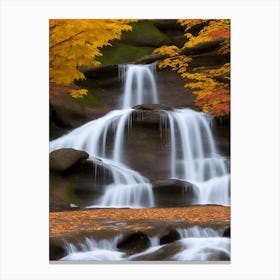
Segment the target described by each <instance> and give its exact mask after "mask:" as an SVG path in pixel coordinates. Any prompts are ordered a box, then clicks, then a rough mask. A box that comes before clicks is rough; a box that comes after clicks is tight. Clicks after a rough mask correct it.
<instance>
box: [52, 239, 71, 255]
mask: <svg viewBox="0 0 280 280" xmlns="http://www.w3.org/2000/svg"><path fill="white" fill-rule="evenodd" d="M66 255H67V251H66V249H65V248H64V242H63V241H62V239H61V238H51V239H50V242H49V259H50V261H55V260H59V259H61V258H63V257H65V256H66Z"/></svg>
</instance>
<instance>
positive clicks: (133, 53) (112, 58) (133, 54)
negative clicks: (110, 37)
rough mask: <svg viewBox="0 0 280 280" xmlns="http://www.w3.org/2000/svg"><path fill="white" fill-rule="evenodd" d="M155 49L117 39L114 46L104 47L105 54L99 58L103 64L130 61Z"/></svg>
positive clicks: (103, 52)
mask: <svg viewBox="0 0 280 280" xmlns="http://www.w3.org/2000/svg"><path fill="white" fill-rule="evenodd" d="M153 50H154V48H152V47H137V46H131V45H127V44H124V43H121V42H117V41H116V42H114V44H113V46H112V47H105V48H103V49H102V54H103V56H102V57H99V58H98V60H99V61H100V62H101V63H102V64H103V65H107V64H122V63H129V62H133V61H135V60H137V59H139V58H141V57H143V56H145V55H149V54H151V53H152V52H153Z"/></svg>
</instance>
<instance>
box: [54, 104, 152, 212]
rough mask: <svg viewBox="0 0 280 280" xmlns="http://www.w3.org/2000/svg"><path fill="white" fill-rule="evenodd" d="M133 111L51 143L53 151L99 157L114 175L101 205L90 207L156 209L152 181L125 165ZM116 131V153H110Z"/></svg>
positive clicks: (120, 112) (118, 112) (108, 117)
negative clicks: (111, 133) (127, 130)
mask: <svg viewBox="0 0 280 280" xmlns="http://www.w3.org/2000/svg"><path fill="white" fill-rule="evenodd" d="M132 110H133V109H123V110H114V111H111V112H110V113H108V114H107V115H105V116H103V117H101V118H99V119H97V120H93V121H91V122H88V123H86V124H85V125H83V126H81V127H79V128H76V129H74V130H73V131H72V132H70V133H69V134H67V135H65V136H63V137H60V138H58V139H56V140H53V141H51V142H50V151H53V150H56V149H61V148H73V149H77V150H84V151H86V152H87V153H88V154H89V155H90V156H91V157H99V158H100V159H101V160H102V161H103V162H104V163H105V164H107V166H108V168H109V170H110V171H111V172H112V175H113V180H114V182H113V184H111V185H109V186H107V187H106V192H105V193H104V195H103V197H101V198H100V199H99V200H98V201H97V202H94V203H93V204H92V205H90V206H88V207H135V208H139V207H153V206H154V198H153V192H152V186H151V184H150V183H149V180H148V179H147V178H145V177H143V176H142V175H141V174H140V173H138V172H136V171H134V170H132V169H130V168H129V167H127V166H126V165H125V164H124V163H122V161H123V159H122V156H123V153H124V135H125V128H126V125H127V123H129V122H131V118H130V116H131V112H132ZM110 130H113V131H115V137H114V143H113V152H112V153H111V154H108V151H107V149H106V143H107V139H108V137H109V131H110Z"/></svg>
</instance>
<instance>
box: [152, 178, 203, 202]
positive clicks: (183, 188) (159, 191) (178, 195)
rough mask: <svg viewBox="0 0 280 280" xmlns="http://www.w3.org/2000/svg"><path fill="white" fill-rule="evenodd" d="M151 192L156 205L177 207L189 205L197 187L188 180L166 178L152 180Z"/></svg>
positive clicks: (192, 200)
mask: <svg viewBox="0 0 280 280" xmlns="http://www.w3.org/2000/svg"><path fill="white" fill-rule="evenodd" d="M152 185H153V192H154V197H155V201H156V205H157V206H158V207H179V206H186V205H191V204H193V202H194V199H195V197H196V193H197V192H198V189H197V187H196V186H195V185H193V184H192V183H190V182H187V181H183V180H177V179H166V180H157V181H152Z"/></svg>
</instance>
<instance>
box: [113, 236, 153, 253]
mask: <svg viewBox="0 0 280 280" xmlns="http://www.w3.org/2000/svg"><path fill="white" fill-rule="evenodd" d="M149 245H150V241H149V238H148V237H147V236H146V235H145V234H144V233H142V232H133V233H132V234H128V235H126V236H125V237H124V238H123V239H122V240H121V241H120V242H119V243H118V245H117V248H118V249H119V250H122V251H125V252H126V254H127V255H133V254H137V253H140V252H143V251H144V250H146V249H147V248H148V247H149Z"/></svg>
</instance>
